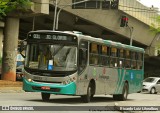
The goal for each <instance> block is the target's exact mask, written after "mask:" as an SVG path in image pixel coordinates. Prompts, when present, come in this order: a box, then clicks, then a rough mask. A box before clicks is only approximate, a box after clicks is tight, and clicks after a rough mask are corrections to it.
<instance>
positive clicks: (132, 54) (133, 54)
mask: <svg viewBox="0 0 160 113" xmlns="http://www.w3.org/2000/svg"><path fill="white" fill-rule="evenodd" d="M131 56H132V64H131V67H132V69H136V66H137V63H136V52H132V53H131Z"/></svg>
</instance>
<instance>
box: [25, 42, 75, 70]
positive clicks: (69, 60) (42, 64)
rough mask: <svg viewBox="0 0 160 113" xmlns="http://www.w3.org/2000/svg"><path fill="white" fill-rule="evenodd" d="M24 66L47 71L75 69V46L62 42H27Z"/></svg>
mask: <svg viewBox="0 0 160 113" xmlns="http://www.w3.org/2000/svg"><path fill="white" fill-rule="evenodd" d="M26 54H27V55H26V64H25V66H26V67H28V68H30V69H38V70H49V71H73V70H76V69H77V59H76V56H77V47H76V46H73V45H64V44H28V46H27V53H26Z"/></svg>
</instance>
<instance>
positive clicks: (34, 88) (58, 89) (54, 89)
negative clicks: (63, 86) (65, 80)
mask: <svg viewBox="0 0 160 113" xmlns="http://www.w3.org/2000/svg"><path fill="white" fill-rule="evenodd" d="M32 89H33V90H41V91H50V92H60V88H50V89H49V90H47V89H41V87H36V86H32Z"/></svg>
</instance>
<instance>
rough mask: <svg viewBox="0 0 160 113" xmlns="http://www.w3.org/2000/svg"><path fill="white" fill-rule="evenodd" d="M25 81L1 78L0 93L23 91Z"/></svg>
mask: <svg viewBox="0 0 160 113" xmlns="http://www.w3.org/2000/svg"><path fill="white" fill-rule="evenodd" d="M22 86H23V83H22V82H20V81H15V82H13V81H6V80H0V93H22V92H24V91H23V90H22Z"/></svg>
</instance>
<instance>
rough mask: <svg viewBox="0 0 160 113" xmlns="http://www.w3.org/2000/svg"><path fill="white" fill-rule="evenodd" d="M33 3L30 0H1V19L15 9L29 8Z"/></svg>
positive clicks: (23, 9)
mask: <svg viewBox="0 0 160 113" xmlns="http://www.w3.org/2000/svg"><path fill="white" fill-rule="evenodd" d="M30 5H31V3H30V1H29V0H2V1H0V19H2V18H3V17H5V16H6V15H7V14H8V13H10V12H11V11H13V10H21V11H25V10H27V7H28V6H30Z"/></svg>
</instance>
